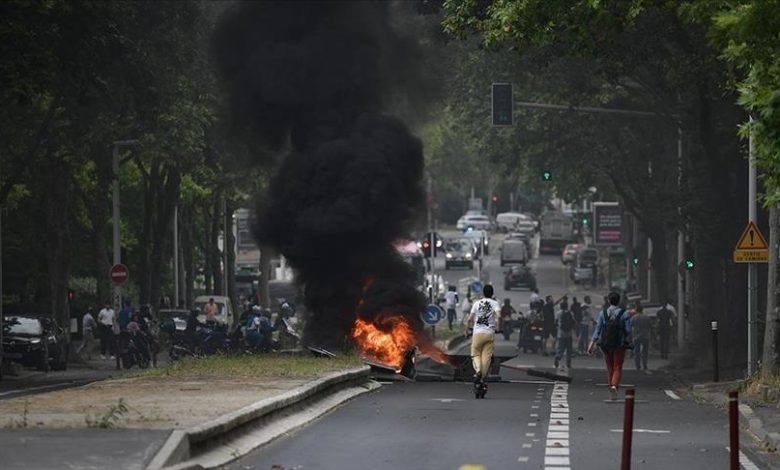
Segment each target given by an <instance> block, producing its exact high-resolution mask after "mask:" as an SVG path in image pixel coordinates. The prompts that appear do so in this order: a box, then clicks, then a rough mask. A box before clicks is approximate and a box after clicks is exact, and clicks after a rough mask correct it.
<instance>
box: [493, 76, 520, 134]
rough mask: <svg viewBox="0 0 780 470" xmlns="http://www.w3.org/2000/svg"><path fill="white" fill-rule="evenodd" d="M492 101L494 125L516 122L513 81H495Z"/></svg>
mask: <svg viewBox="0 0 780 470" xmlns="http://www.w3.org/2000/svg"><path fill="white" fill-rule="evenodd" d="M490 103H491V118H492V122H493V125H494V126H511V125H512V124H514V117H513V113H514V101H513V97H512V84H511V83H507V82H503V83H493V85H492V87H491V95H490Z"/></svg>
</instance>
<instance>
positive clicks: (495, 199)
mask: <svg viewBox="0 0 780 470" xmlns="http://www.w3.org/2000/svg"><path fill="white" fill-rule="evenodd" d="M496 201H498V196H496V195H495V194H494V195H493V202H496Z"/></svg>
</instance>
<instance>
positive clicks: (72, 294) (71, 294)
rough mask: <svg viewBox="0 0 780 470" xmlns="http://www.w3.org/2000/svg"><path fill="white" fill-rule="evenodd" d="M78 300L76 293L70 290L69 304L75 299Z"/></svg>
mask: <svg viewBox="0 0 780 470" xmlns="http://www.w3.org/2000/svg"><path fill="white" fill-rule="evenodd" d="M75 298H76V293H75V292H73V290H71V289H68V302H73V299H75Z"/></svg>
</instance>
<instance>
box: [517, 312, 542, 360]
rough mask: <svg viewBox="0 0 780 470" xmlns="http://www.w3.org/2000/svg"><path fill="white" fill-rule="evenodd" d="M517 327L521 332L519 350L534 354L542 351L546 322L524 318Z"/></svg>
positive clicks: (518, 322) (518, 342)
mask: <svg viewBox="0 0 780 470" xmlns="http://www.w3.org/2000/svg"><path fill="white" fill-rule="evenodd" d="M517 326H518V329H519V330H520V334H519V339H518V341H517V349H522V350H523V352H527V351H529V350H530V351H533V352H534V353H536V352H537V351H539V350H541V349H542V341H543V340H544V335H543V331H544V322H543V321H542V320H541V319H538V318H531V319H527V318H522V319H520V320H518V321H517Z"/></svg>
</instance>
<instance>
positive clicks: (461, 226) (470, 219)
mask: <svg viewBox="0 0 780 470" xmlns="http://www.w3.org/2000/svg"><path fill="white" fill-rule="evenodd" d="M491 225H492V223H491V222H490V217H488V216H486V215H468V214H467V215H464V216H463V217H461V218H460V219H458V224H457V228H458V230H466V229H467V228H469V227H471V228H473V229H476V230H490V227H491Z"/></svg>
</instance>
